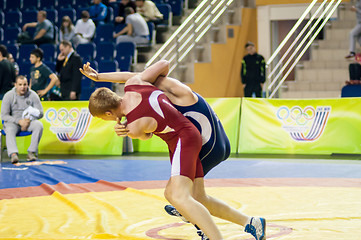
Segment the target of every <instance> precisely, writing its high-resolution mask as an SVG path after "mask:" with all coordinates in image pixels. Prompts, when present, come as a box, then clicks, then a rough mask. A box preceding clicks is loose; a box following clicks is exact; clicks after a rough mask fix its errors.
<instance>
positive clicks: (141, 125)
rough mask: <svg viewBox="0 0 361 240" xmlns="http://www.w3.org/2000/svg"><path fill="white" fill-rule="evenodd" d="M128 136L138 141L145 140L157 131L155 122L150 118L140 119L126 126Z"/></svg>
mask: <svg viewBox="0 0 361 240" xmlns="http://www.w3.org/2000/svg"><path fill="white" fill-rule="evenodd" d="M127 129H128V131H129V132H128V136H129V137H130V138H137V139H140V140H147V139H149V138H151V137H152V136H153V132H154V131H155V130H156V129H157V122H156V120H155V119H154V118H151V117H142V118H139V119H137V120H135V121H134V122H132V123H130V124H128V125H127Z"/></svg>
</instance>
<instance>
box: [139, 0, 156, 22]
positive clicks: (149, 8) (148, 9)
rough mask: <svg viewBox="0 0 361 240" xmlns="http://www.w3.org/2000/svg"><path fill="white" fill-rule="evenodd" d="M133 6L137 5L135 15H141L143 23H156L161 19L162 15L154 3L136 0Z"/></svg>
mask: <svg viewBox="0 0 361 240" xmlns="http://www.w3.org/2000/svg"><path fill="white" fill-rule="evenodd" d="M135 4H136V5H137V13H139V14H140V15H142V17H143V18H144V19H145V21H147V22H149V21H152V22H157V21H159V20H162V19H163V14H161V13H160V12H159V10H158V8H157V6H156V5H155V4H154V2H152V1H145V0H136V1H135Z"/></svg>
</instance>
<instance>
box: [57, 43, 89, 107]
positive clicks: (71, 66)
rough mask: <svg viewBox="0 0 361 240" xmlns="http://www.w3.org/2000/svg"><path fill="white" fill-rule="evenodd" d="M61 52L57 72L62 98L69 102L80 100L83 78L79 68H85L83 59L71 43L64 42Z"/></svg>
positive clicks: (61, 45)
mask: <svg viewBox="0 0 361 240" xmlns="http://www.w3.org/2000/svg"><path fill="white" fill-rule="evenodd" d="M59 50H60V54H59V55H58V58H57V61H56V71H57V72H58V73H59V79H60V90H61V97H62V99H63V100H67V101H68V100H79V98H80V92H81V77H82V74H81V72H80V71H79V68H81V67H82V66H83V63H82V59H81V57H80V56H79V55H78V54H77V53H76V52H75V51H74V49H73V47H72V45H71V43H70V42H69V41H62V42H61V43H60V45H59Z"/></svg>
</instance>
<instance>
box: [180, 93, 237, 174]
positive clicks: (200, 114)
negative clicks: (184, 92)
mask: <svg viewBox="0 0 361 240" xmlns="http://www.w3.org/2000/svg"><path fill="white" fill-rule="evenodd" d="M195 94H196V95H197V97H198V102H196V103H195V104H193V105H191V106H178V105H174V106H175V108H177V110H178V111H180V112H181V113H182V114H183V115H184V116H186V117H187V118H188V119H189V120H190V121H191V122H192V123H193V124H194V125H195V126H196V127H197V129H198V130H199V131H200V133H201V135H202V150H201V152H200V153H199V157H200V159H201V162H202V165H203V171H204V175H206V174H207V173H208V172H209V171H210V170H211V169H212V168H214V167H215V166H217V165H218V164H219V163H220V162H222V161H224V160H226V159H227V158H228V157H229V154H230V149H231V147H230V143H229V140H228V137H227V135H226V133H225V131H224V129H223V126H222V123H221V122H220V121H219V119H218V117H217V115H216V113H215V112H214V111H213V109H212V108H211V107H210V106H209V104H208V103H207V102H206V100H204V98H203V97H202V96H200V95H199V94H197V93H195Z"/></svg>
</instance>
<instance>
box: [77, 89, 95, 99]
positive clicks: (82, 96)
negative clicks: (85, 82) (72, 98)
mask: <svg viewBox="0 0 361 240" xmlns="http://www.w3.org/2000/svg"><path fill="white" fill-rule="evenodd" d="M94 90H95V87H89V88H82V89H81V92H80V100H81V101H88V100H89V98H90V95H91V94H92V93H93V92H94Z"/></svg>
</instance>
